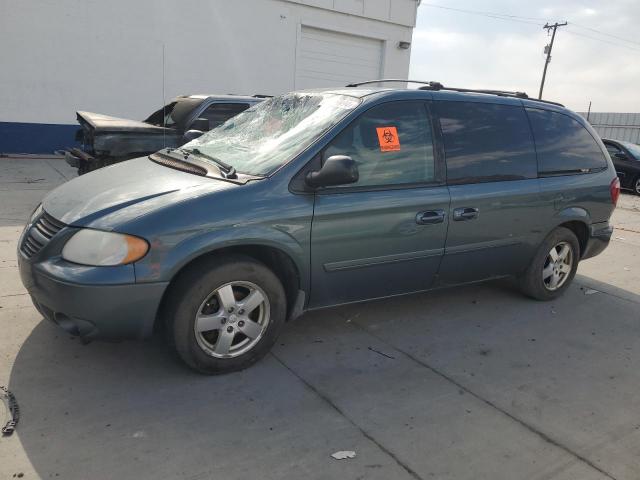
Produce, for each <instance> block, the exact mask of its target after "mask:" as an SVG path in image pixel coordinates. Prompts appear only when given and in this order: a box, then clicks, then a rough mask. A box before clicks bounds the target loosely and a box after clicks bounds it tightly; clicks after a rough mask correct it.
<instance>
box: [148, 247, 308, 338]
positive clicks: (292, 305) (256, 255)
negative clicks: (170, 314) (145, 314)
mask: <svg viewBox="0 0 640 480" xmlns="http://www.w3.org/2000/svg"><path fill="white" fill-rule="evenodd" d="M226 255H243V256H246V257H250V258H252V259H254V260H256V261H258V262H261V263H263V264H265V265H266V266H267V267H268V268H269V269H270V270H271V271H273V273H274V274H275V275H276V276H277V277H278V279H279V280H280V282H281V283H282V286H283V287H284V290H285V294H286V299H287V318H288V319H290V318H292V317H294V316H297V315H298V314H299V313H301V311H302V310H303V308H304V302H305V301H306V297H308V286H307V281H306V278H305V275H306V272H305V271H303V270H302V269H301V268H300V265H299V262H296V261H295V260H294V255H292V254H291V252H288V251H287V250H286V249H284V248H281V247H279V246H275V245H271V244H268V243H259V242H251V241H248V242H238V243H232V244H222V245H220V244H218V245H212V247H211V248H210V249H207V250H204V251H199V252H197V253H196V254H194V255H191V256H190V257H189V258H188V259H185V261H184V262H182V263H180V264H179V265H176V266H175V268H174V271H173V272H172V275H171V279H170V280H169V284H168V285H167V288H166V289H165V291H164V294H163V297H162V299H161V301H160V305H159V308H158V318H160V315H161V312H162V311H163V310H164V308H165V304H166V301H167V298H168V297H169V293H170V292H171V291H172V287H173V285H175V283H176V282H177V280H178V279H179V278H180V276H181V275H182V274H183V273H184V272H186V271H187V270H189V268H191V267H192V266H193V265H195V264H197V263H198V262H201V261H202V260H204V259H209V258H212V257H223V256H226ZM159 323H160V322H158V321H157V319H156V326H158V324H159Z"/></svg>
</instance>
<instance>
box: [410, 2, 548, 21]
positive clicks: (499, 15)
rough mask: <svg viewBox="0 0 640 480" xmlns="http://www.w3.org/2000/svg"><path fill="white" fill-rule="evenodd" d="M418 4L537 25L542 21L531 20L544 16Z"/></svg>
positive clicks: (541, 19)
mask: <svg viewBox="0 0 640 480" xmlns="http://www.w3.org/2000/svg"><path fill="white" fill-rule="evenodd" d="M420 5H424V6H425V7H431V8H439V9H442V10H450V11H453V12H459V13H467V14H471V15H480V16H482V17H488V18H493V19H495V20H506V21H511V22H518V23H526V24H529V25H537V26H540V27H541V26H542V23H537V22H535V21H532V20H537V21H543V20H544V18H537V17H521V16H518V15H507V14H504V13H495V12H484V11H480V10H466V9H464V8H453V7H444V6H442V5H434V4H431V3H421V4H420Z"/></svg>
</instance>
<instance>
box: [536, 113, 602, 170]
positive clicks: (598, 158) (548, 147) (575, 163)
mask: <svg viewBox="0 0 640 480" xmlns="http://www.w3.org/2000/svg"><path fill="white" fill-rule="evenodd" d="M527 113H528V114H529V118H530V119H531V126H532V127H533V136H534V137H535V140H536V150H537V152H538V161H539V163H540V173H542V174H545V173H546V174H562V173H575V172H580V171H588V170H589V169H600V168H605V167H606V166H607V161H606V159H605V157H604V154H603V153H602V150H600V147H599V146H598V143H597V142H596V141H595V139H594V138H593V137H592V136H591V134H590V133H589V131H588V130H587V129H586V128H584V127H583V126H582V125H581V124H580V122H578V121H577V120H575V119H573V118H571V117H570V116H568V115H565V114H563V113H558V112H551V111H549V110H538V109H536V108H527Z"/></svg>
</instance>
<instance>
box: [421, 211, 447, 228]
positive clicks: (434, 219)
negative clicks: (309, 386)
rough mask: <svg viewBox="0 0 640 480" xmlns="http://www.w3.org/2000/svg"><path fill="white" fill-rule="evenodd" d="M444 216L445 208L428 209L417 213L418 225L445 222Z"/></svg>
mask: <svg viewBox="0 0 640 480" xmlns="http://www.w3.org/2000/svg"><path fill="white" fill-rule="evenodd" d="M444 217H445V213H444V210H426V211H424V212H419V213H418V214H417V215H416V223H417V224H418V225H433V224H435V223H442V222H444Z"/></svg>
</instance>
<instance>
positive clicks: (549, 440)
mask: <svg viewBox="0 0 640 480" xmlns="http://www.w3.org/2000/svg"><path fill="white" fill-rule="evenodd" d="M350 324H351V325H353V326H354V328H358V329H359V330H361V331H362V332H364V333H366V334H368V335H370V336H371V337H373V338H375V339H376V340H378V341H380V342H382V343H384V344H385V345H387V346H388V347H390V348H392V349H394V350H395V351H397V352H399V353H401V354H402V355H404V356H405V357H406V358H408V359H409V360H411V361H413V362H415V363H417V364H418V365H420V366H422V367H424V368H426V369H427V370H430V371H431V372H433V373H434V374H436V375H437V376H439V377H440V378H442V379H444V380H446V381H447V382H450V383H451V384H453V385H455V386H456V387H458V388H459V389H461V390H463V391H464V392H465V393H468V394H469V395H471V396H472V397H474V398H476V399H478V400H479V401H481V402H483V403H484V404H485V405H488V406H489V407H491V408H493V409H494V410H496V411H498V412H500V413H501V414H502V415H504V416H506V417H507V418H509V419H510V420H512V421H514V422H516V423H518V424H519V425H520V426H522V427H523V428H525V429H526V430H528V431H529V432H531V433H533V434H535V435H537V436H538V437H539V438H540V439H542V440H544V441H545V442H547V443H549V444H550V445H553V446H554V447H557V448H559V449H560V450H562V451H564V452H566V453H567V454H569V455H570V456H572V457H573V458H575V459H577V460H579V461H581V462H583V463H584V464H585V465H588V466H589V467H591V468H592V469H593V470H595V471H597V472H598V473H600V474H602V475H604V476H605V477H607V478H609V479H611V480H617V479H616V477H614V476H613V475H612V474H611V473H609V472H607V471H606V470H604V469H603V468H601V467H599V466H598V465H596V464H595V463H594V462H592V461H591V460H589V459H588V458H587V457H585V456H583V455H581V454H580V453H578V452H576V451H574V450H572V449H571V448H570V447H568V446H566V445H564V444H563V443H561V442H560V441H559V440H556V439H554V438H552V437H551V436H549V435H547V434H546V433H545V432H543V431H542V430H539V429H537V428H536V427H534V426H533V425H530V424H529V423H527V422H526V420H523V419H521V418H519V417H516V416H515V415H514V414H512V413H510V412H509V411H507V410H505V409H504V408H502V407H500V406H499V405H497V404H496V403H494V402H492V401H491V400H489V399H487V398H484V397H483V396H482V395H480V394H479V393H476V392H474V391H473V390H471V389H470V388H469V387H467V386H465V385H464V384H462V383H460V382H458V381H457V380H455V379H454V378H452V377H450V376H449V375H447V374H446V373H444V372H441V371H440V370H438V369H437V368H435V367H432V366H431V365H429V364H428V363H426V362H425V361H423V360H421V359H419V358H417V357H414V356H413V355H412V354H411V353H409V352H406V351H404V350H402V349H401V348H400V347H397V346H395V345H393V344H392V343H390V342H389V341H387V340H385V339H383V338H381V337H379V336H378V335H376V334H375V333H373V332H371V331H370V330H369V329H367V328H366V327H364V326H362V325H360V324H359V323H358V322H354V321H352V322H350Z"/></svg>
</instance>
